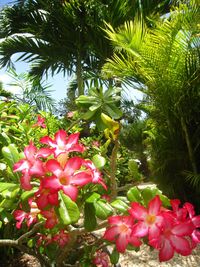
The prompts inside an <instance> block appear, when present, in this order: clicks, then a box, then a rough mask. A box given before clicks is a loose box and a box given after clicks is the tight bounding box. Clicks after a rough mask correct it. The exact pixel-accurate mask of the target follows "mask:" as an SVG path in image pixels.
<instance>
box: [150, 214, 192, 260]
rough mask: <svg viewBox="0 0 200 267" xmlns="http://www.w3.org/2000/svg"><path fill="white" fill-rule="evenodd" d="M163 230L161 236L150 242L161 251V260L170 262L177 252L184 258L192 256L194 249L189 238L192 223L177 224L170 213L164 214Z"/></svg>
mask: <svg viewBox="0 0 200 267" xmlns="http://www.w3.org/2000/svg"><path fill="white" fill-rule="evenodd" d="M163 218H164V220H163V228H162V232H161V233H160V235H159V236H156V237H155V238H154V239H153V238H152V239H151V240H149V244H150V245H151V246H153V247H154V248H156V249H159V260H160V261H168V260H170V259H171V258H172V257H173V256H174V252H177V253H179V254H181V255H183V256H187V255H190V254H191V251H192V248H191V245H190V241H189V240H188V238H187V237H189V236H190V235H191V234H192V232H193V230H194V226H193V224H192V223H191V222H190V221H186V222H180V223H177V222H176V221H175V220H174V217H173V216H172V215H171V214H170V213H168V212H165V213H163Z"/></svg>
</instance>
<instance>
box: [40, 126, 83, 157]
mask: <svg viewBox="0 0 200 267" xmlns="http://www.w3.org/2000/svg"><path fill="white" fill-rule="evenodd" d="M79 135H80V133H74V134H70V135H69V136H67V133H66V132H65V131H64V130H59V131H58V132H57V133H56V134H55V136H54V140H53V139H52V138H50V137H49V136H45V137H42V138H41V139H40V142H41V143H43V144H47V145H49V146H50V147H52V148H53V149H54V156H55V157H57V156H58V155H59V154H61V153H69V152H75V151H76V152H83V151H84V146H83V145H82V144H79V143H78V141H79Z"/></svg>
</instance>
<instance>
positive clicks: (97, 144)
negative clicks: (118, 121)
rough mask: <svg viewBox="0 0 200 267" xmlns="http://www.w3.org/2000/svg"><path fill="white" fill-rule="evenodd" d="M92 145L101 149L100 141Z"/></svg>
mask: <svg viewBox="0 0 200 267" xmlns="http://www.w3.org/2000/svg"><path fill="white" fill-rule="evenodd" d="M92 145H93V146H95V147H100V143H99V141H93V142H92Z"/></svg>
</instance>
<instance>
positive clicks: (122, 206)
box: [111, 199, 129, 212]
mask: <svg viewBox="0 0 200 267" xmlns="http://www.w3.org/2000/svg"><path fill="white" fill-rule="evenodd" d="M111 206H112V207H114V208H116V209H117V210H119V211H121V212H126V211H127V210H128V209H129V206H128V205H127V204H126V202H124V201H123V200H121V199H116V200H114V201H113V202H112V203H111Z"/></svg>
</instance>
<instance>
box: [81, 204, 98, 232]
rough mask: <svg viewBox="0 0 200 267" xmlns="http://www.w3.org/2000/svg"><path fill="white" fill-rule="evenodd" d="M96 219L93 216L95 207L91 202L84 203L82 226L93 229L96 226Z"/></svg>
mask: <svg viewBox="0 0 200 267" xmlns="http://www.w3.org/2000/svg"><path fill="white" fill-rule="evenodd" d="M96 225H97V220H96V216H95V208H94V205H93V204H92V203H85V206H84V227H85V229H86V230H87V231H88V232H89V231H93V230H94V229H95V228H96Z"/></svg>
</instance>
